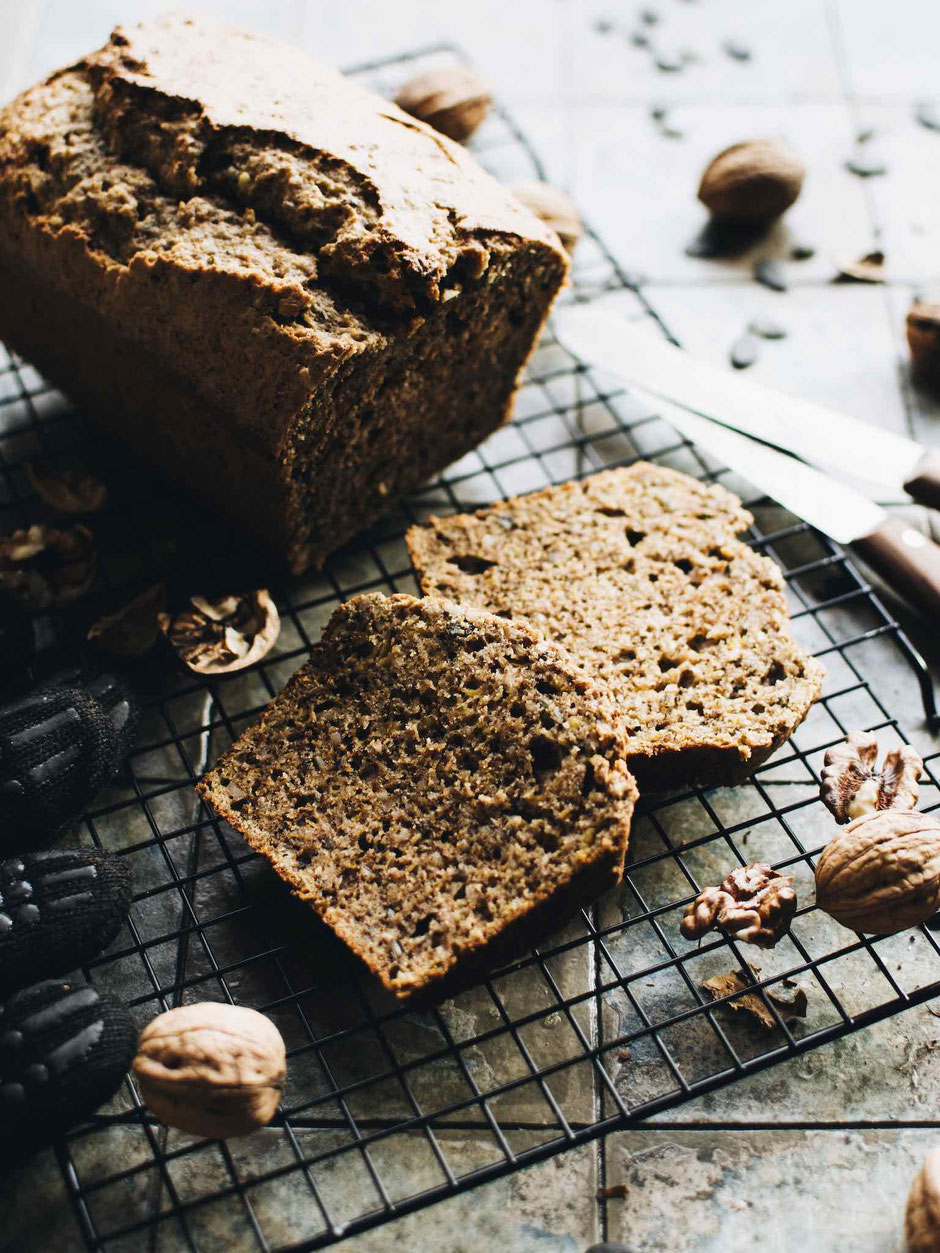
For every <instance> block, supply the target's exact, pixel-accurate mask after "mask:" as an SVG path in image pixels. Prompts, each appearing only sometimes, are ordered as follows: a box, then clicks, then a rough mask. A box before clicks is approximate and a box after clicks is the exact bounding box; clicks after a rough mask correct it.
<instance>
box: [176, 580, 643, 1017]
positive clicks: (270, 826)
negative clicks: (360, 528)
mask: <svg viewBox="0 0 940 1253" xmlns="http://www.w3.org/2000/svg"><path fill="white" fill-rule="evenodd" d="M625 750H626V741H625V738H624V736H623V734H622V731H621V730H620V729H619V726H618V725H617V719H616V716H615V715H613V714H612V713H611V712H610V707H609V705H608V703H607V701H606V700H605V698H604V697H603V696H602V695H601V694H600V693H597V692H596V691H595V690H594V688H593V686H592V685H591V684H590V683H589V682H587V681H586V680H585V678H584V677H583V676H582V675H581V674H579V673H578V672H577V670H576V669H575V668H574V667H573V666H572V665H571V663H570V662H569V661H568V660H567V659H566V658H565V657H563V656H562V655H561V654H560V653H559V651H558V650H556V649H555V647H554V646H553V645H550V644H548V643H546V642H545V641H543V640H541V639H540V638H539V637H538V636H537V635H536V634H535V633H534V632H533V631H532V630H531V629H530V628H529V627H526V626H524V625H519V624H515V623H509V622H504V621H502V620H500V619H499V618H497V617H494V616H493V615H491V614H487V613H481V612H480V611H478V610H474V609H463V608H460V607H459V606H457V605H454V604H450V603H448V602H446V601H438V600H434V599H428V600H416V599H414V598H413V597H411V596H392V597H389V598H387V599H386V598H384V597H382V596H379V595H369V596H360V597H358V598H357V599H356V600H353V601H351V602H349V603H348V604H346V605H342V606H340V607H339V608H338V609H337V610H336V612H335V613H334V615H333V617H332V618H331V619H330V622H329V624H328V626H327V628H326V631H325V632H324V635H323V638H322V640H321V641H320V643H319V644H318V645H317V646H316V648H314V650H313V652H312V655H311V659H310V662H309V663H308V664H307V665H306V666H304V667H303V669H301V670H299V671H298V672H297V674H295V675H294V676H293V678H292V679H291V680H290V682H289V683H288V685H287V687H286V688H285V690H284V691H283V692H282V693H281V695H280V696H278V697H277V698H276V700H274V701H273V702H272V703H271V704H270V705H269V706H268V708H267V709H266V710H265V712H264V714H263V715H262V717H261V720H260V721H259V722H258V723H256V724H255V726H253V727H251V728H250V729H249V730H248V731H246V732H245V734H244V735H243V736H242V737H241V738H240V739H239V740H238V741H237V743H236V744H235V745H234V746H233V747H232V748H231V749H230V750H229V752H227V753H226V754H225V755H224V756H223V757H222V758H221V759H220V760H219V762H218V764H217V766H216V767H215V769H214V770H212V771H211V772H210V773H209V774H207V775H206V776H205V778H204V779H203V780H202V781H201V782H200V784H199V785H198V788H197V790H198V792H199V795H200V796H201V797H202V798H203V799H204V800H206V801H208V802H209V803H210V804H211V805H212V807H213V809H215V810H216V812H217V813H218V814H220V815H221V816H222V817H223V818H225V819H226V820H227V821H228V822H229V823H231V825H232V826H233V827H234V828H235V829H236V830H237V831H239V832H241V834H242V835H243V836H244V837H245V838H246V839H247V840H248V842H249V844H251V846H252V847H253V848H255V849H257V850H258V852H261V853H263V854H264V855H265V856H266V857H268V858H269V860H270V861H271V864H272V865H273V866H274V869H275V870H276V871H277V872H278V874H279V875H281V877H282V878H284V879H286V880H287V882H288V883H289V884H290V885H291V886H292V887H293V889H294V891H295V892H296V894H297V895H298V896H299V897H301V898H302V899H303V900H306V901H309V903H310V904H311V905H312V906H313V908H314V909H315V910H316V912H317V913H318V914H319V915H320V917H321V918H322V919H323V920H324V922H326V923H327V924H328V925H329V926H330V927H332V928H333V930H334V931H335V932H336V934H337V935H339V936H340V937H341V938H342V939H343V940H345V941H346V943H347V944H348V945H349V947H350V948H351V949H352V950H353V951H354V952H355V953H357V954H358V955H359V956H360V957H361V958H362V959H363V961H364V962H365V963H366V964H367V966H369V968H370V969H371V970H372V971H373V973H374V974H376V975H377V976H378V978H379V979H380V980H381V981H382V983H383V984H384V985H385V987H386V988H388V989H389V990H390V991H392V992H394V993H395V994H396V995H397V996H399V997H408V996H411V995H412V994H414V993H416V992H422V991H426V990H428V989H432V988H433V990H434V991H435V993H436V992H438V991H440V992H441V993H443V991H444V990H446V988H447V987H451V986H454V985H455V984H458V983H461V982H463V981H464V980H465V979H466V978H468V977H469V976H470V975H471V974H472V973H474V972H475V971H477V970H479V969H480V968H481V967H483V966H485V965H487V964H489V963H490V962H492V961H495V960H496V959H497V958H498V957H501V956H503V955H508V954H510V953H511V952H512V951H514V950H515V949H516V948H518V947H519V946H520V945H521V944H522V943H523V941H524V940H526V939H528V938H529V937H530V936H531V935H532V934H533V933H534V932H536V931H537V930H538V929H539V928H541V927H542V926H545V925H548V924H549V923H550V922H552V921H556V922H558V921H561V920H562V919H563V917H564V916H565V914H567V913H570V912H571V911H572V910H573V909H574V908H575V907H576V906H577V905H579V904H582V903H583V902H584V901H585V900H587V899H589V898H590V897H592V896H594V895H597V894H598V893H600V892H602V891H603V890H604V889H605V888H607V887H610V886H612V885H613V884H615V883H616V882H617V881H618V879H619V877H620V874H621V871H622V868H623V860H624V854H625V852H626V846H627V838H628V835H629V828H630V818H631V815H632V812H633V804H634V801H635V799H636V788H635V785H634V782H633V779H632V777H631V776H630V773H629V771H628V770H627V767H626V764H625V762H624V753H625Z"/></svg>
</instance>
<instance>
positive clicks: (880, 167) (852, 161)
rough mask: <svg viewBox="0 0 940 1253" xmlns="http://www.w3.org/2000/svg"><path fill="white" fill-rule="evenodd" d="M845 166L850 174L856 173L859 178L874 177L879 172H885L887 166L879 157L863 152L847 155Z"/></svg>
mask: <svg viewBox="0 0 940 1253" xmlns="http://www.w3.org/2000/svg"><path fill="white" fill-rule="evenodd" d="M845 168H846V169H847V170H848V171H849V173H850V174H857V175H858V177H859V178H875V177H877V176H878V175H880V174H887V172H888V167H887V165H886V164H885V163H884V161H882V160H881V158H880V157H878V156H876V155H875V154H874V153H873V154H872V155H871V156H869V155H868V154H867V153H864V152H857V153H855V155H854V156H852V157H849V159H848V161H846V163H845Z"/></svg>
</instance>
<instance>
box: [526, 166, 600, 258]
mask: <svg viewBox="0 0 940 1253" xmlns="http://www.w3.org/2000/svg"><path fill="white" fill-rule="evenodd" d="M510 191H511V192H512V194H513V195H514V196H515V197H516V198H517V200H521V201H522V203H523V204H524V205H525V206H526V208H528V209H531V210H532V212H533V213H534V214H535V216H536V217H537V218H541V220H542V221H543V222H544V223H545V224H546V226H550V227H551V228H552V230H553V231H554V232H555V234H556V235H557V236H558V238H559V239H560V240H561V246H562V247H563V248H564V250H565V252H567V253H568V254H569V255H570V254H571V253H572V252H573V251H574V248H575V245H576V244H577V242H578V240H579V239H580V238H581V236H582V235H583V234H584V227H583V225H582V223H581V215H580V214H579V213H578V210H577V206H576V205H575V203H574V201H573V200H572V199H571V197H570V196H568V195H566V194H565V193H564V192H563V191H559V190H558V188H557V187H551V186H549V184H548V183H514V184H513V186H512V187H511V188H510Z"/></svg>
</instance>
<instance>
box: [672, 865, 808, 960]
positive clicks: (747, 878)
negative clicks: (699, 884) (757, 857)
mask: <svg viewBox="0 0 940 1253" xmlns="http://www.w3.org/2000/svg"><path fill="white" fill-rule="evenodd" d="M795 913H796V892H795V891H794V889H793V879H792V877H791V876H790V875H783V874H780V873H779V871H777V870H774V869H773V868H772V867H771V866H768V865H765V864H764V863H763V862H754V863H753V864H752V865H750V866H740V867H739V868H738V869H737V870H734V871H732V872H731V874H729V875H728V877H727V878H726V879H725V880H724V882H723V883H721V884H720V886H719V887H717V888H705V889H704V891H702V892H700V893H699V894H698V896H697V897H696V898H695V900H694V901H692V902H691V904H689V905H687V906H686V910H685V916H684V917H683V919H682V922H681V923H680V924H679V930H680V931H681V932H682V934H683V935H684V936H685V938H686V939H687V940H696V939H698V938H699V937H700V936H703V935H704V934H705V933H706V932H707V931H711V930H713V929H714V928H717V929H718V930H719V931H723V932H724V933H725V934H726V935H733V936H734V938H735V939H736V940H743V941H744V942H745V943H747V944H757V945H758V946H759V947H760V948H773V946H774V945H775V944H776V943H777V941H778V940H779V939H780V937H781V936H783V935H785V934H786V932H787V931H788V929H789V927H790V923H791V921H792V919H793V915H794V914H795Z"/></svg>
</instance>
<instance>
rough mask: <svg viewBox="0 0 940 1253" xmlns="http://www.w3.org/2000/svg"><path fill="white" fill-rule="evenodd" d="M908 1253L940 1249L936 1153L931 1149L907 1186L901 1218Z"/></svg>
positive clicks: (939, 1153) (939, 1151)
mask: <svg viewBox="0 0 940 1253" xmlns="http://www.w3.org/2000/svg"><path fill="white" fill-rule="evenodd" d="M904 1236H905V1239H906V1241H907V1250H908V1253H937V1250H938V1249H940V1149H931V1150H930V1152H929V1153H928V1154H927V1157H926V1159H925V1160H924V1164H923V1166H922V1167H921V1168H920V1170H919V1171H918V1173H917V1175H916V1176H915V1178H914V1182H913V1184H912V1185H911V1191H910V1195H909V1196H908V1198H907V1210H906V1211H905V1214H904Z"/></svg>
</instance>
